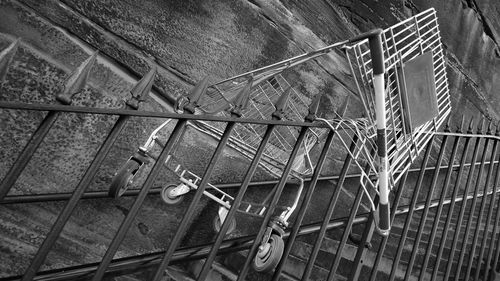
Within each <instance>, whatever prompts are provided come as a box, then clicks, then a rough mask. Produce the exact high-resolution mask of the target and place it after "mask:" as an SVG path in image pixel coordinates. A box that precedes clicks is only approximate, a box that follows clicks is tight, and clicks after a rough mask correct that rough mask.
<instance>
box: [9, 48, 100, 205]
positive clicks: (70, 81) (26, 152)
mask: <svg viewBox="0 0 500 281" xmlns="http://www.w3.org/2000/svg"><path fill="white" fill-rule="evenodd" d="M96 59H97V52H95V53H94V54H93V55H92V56H90V57H89V58H88V59H87V60H85V61H84V62H83V63H82V64H81V65H80V66H79V67H78V68H77V69H76V70H75V71H74V72H73V73H71V75H70V76H69V77H68V78H67V79H66V82H65V87H64V90H63V92H61V93H60V94H58V95H57V97H56V100H57V101H58V102H59V103H61V104H64V105H70V104H71V99H72V97H73V95H75V94H76V93H77V92H79V91H80V90H81V89H82V88H83V87H84V86H85V83H86V81H87V77H88V75H89V72H90V69H91V68H92V66H93V65H94V62H95V61H96ZM59 114H60V112H56V111H49V112H48V113H47V115H45V118H44V119H43V120H42V122H41V123H40V125H39V126H38V128H37V129H36V131H35V132H34V133H33V134H32V135H31V138H30V140H29V141H28V143H27V144H26V145H25V146H24V148H23V150H22V151H21V153H20V154H19V156H18V158H17V159H16V162H14V165H12V167H10V169H9V171H8V172H7V174H6V175H5V177H4V178H3V179H2V182H1V183H0V201H1V200H3V198H4V197H5V196H6V195H7V193H9V190H10V189H11V188H12V186H13V185H14V183H15V182H16V181H17V179H18V178H19V176H20V175H21V173H22V172H23V170H24V168H25V167H26V165H27V164H28V162H29V161H30V159H31V157H32V156H33V154H34V153H35V151H36V149H37V148H38V146H40V144H41V143H42V141H43V140H44V138H45V136H46V135H47V133H48V132H49V130H50V128H52V126H53V125H54V123H55V122H56V120H57V118H58V117H59Z"/></svg>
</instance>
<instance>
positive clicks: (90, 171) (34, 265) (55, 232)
mask: <svg viewBox="0 0 500 281" xmlns="http://www.w3.org/2000/svg"><path fill="white" fill-rule="evenodd" d="M155 73H156V69H152V70H151V71H150V72H149V73H148V74H147V75H146V76H145V77H144V78H145V79H142V80H141V81H140V82H139V83H138V84H137V85H136V87H135V88H134V89H137V86H140V85H141V84H146V87H144V88H141V89H140V93H139V94H140V95H142V96H145V95H146V94H148V93H149V91H150V90H151V85H152V81H153V78H154V75H155ZM131 92H134V91H133V90H132V91H131ZM137 105H138V104H137ZM126 107H127V108H129V109H131V108H132V107H131V106H126ZM135 109H137V107H135ZM128 118H129V116H123V115H122V116H120V117H118V120H117V121H116V123H115V124H114V126H113V128H112V129H111V131H110V132H109V134H108V136H107V137H106V139H105V140H104V142H103V144H102V145H101V147H100V148H99V151H98V152H97V153H96V155H95V157H94V159H93V160H92V163H91V164H90V166H89V167H88V168H87V170H86V171H85V174H84V175H83V177H82V179H81V180H80V182H79V183H78V185H77V187H76V188H75V190H74V191H73V194H72V195H71V198H70V199H69V201H68V202H67V203H66V206H64V209H63V210H62V212H61V213H60V214H59V216H58V217H57V219H56V222H55V223H54V224H53V225H52V228H51V230H50V231H49V233H48V234H47V236H46V237H45V240H44V241H43V243H42V245H41V246H40V248H38V251H37V253H36V254H35V257H34V258H33V260H32V262H31V264H30V265H29V267H28V268H27V269H26V272H25V274H24V276H23V279H22V280H23V281H27V280H32V279H33V277H35V275H36V273H37V271H38V270H39V268H40V266H41V265H42V264H43V262H44V261H45V258H46V257H47V254H48V253H49V251H50V249H51V248H52V246H53V245H54V243H55V242H56V240H57V238H58V237H59V234H60V233H61V231H62V229H63V228H64V226H65V225H66V222H67V221H68V219H69V218H70V217H71V214H72V213H73V210H74V209H75V207H76V205H77V203H78V201H79V200H80V198H81V197H82V195H83V192H84V191H85V189H86V188H87V187H88V185H89V184H90V182H91V181H92V179H93V178H94V176H95V174H96V173H97V171H98V169H99V167H100V166H101V164H102V161H103V160H104V159H105V158H106V156H107V154H108V152H109V150H110V149H111V147H112V146H113V144H114V143H115V140H116V139H117V138H118V136H119V135H120V132H121V131H122V129H123V128H124V127H125V125H126V124H127V120H128Z"/></svg>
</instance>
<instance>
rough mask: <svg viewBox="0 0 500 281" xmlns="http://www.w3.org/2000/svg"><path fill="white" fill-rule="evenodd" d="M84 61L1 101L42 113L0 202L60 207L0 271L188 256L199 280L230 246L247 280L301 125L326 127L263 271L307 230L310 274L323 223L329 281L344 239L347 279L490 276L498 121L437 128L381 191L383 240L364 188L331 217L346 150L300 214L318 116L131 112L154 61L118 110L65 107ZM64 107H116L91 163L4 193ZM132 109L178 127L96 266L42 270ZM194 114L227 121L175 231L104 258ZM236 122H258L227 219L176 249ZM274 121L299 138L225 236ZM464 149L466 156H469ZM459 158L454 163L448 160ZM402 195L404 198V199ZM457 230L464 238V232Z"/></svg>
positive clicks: (29, 273) (331, 137)
mask: <svg viewBox="0 0 500 281" xmlns="http://www.w3.org/2000/svg"><path fill="white" fill-rule="evenodd" d="M0 59H1V58H0ZM94 61H95V55H94V56H92V57H91V58H89V59H88V60H87V61H85V62H84V63H83V64H82V66H81V67H79V68H78V69H77V70H76V71H75V72H74V73H73V74H72V75H71V77H70V78H69V79H68V83H67V84H66V87H65V91H63V92H62V93H61V94H59V95H58V96H57V100H58V101H59V102H60V103H61V104H54V105H48V104H27V103H19V102H8V101H0V108H2V109H15V110H25V111H46V112H48V113H47V115H46V116H45V118H44V119H43V121H42V122H41V123H40V124H39V126H38V129H37V130H36V131H35V132H34V133H33V135H32V136H31V139H30V140H29V141H28V143H27V144H26V146H25V147H24V149H23V150H22V152H21V153H20V156H19V157H18V159H17V160H16V161H15V163H14V164H13V165H12V166H11V168H10V170H9V171H8V173H7V174H6V175H5V176H4V178H3V179H2V182H1V183H0V201H1V202H2V203H3V204H7V203H9V202H10V203H12V202H17V203H25V202H33V201H51V200H65V201H66V205H65V206H64V208H63V209H62V211H61V212H60V213H59V216H58V217H57V219H56V220H55V222H54V223H53V225H52V227H51V229H50V231H49V232H48V234H46V235H45V238H44V241H43V243H42V244H41V245H40V247H39V248H38V249H37V252H36V254H35V255H34V257H33V258H32V260H31V263H30V265H29V266H28V267H27V269H26V271H25V273H24V274H23V275H21V276H10V277H5V278H0V280H74V279H76V278H91V279H92V280H101V279H102V278H103V276H104V275H105V274H124V273H128V272H134V271H137V270H143V269H144V268H153V269H154V270H153V271H154V276H151V280H160V279H161V278H162V276H163V274H164V272H165V270H166V268H167V267H168V266H169V265H170V264H173V263H176V262H182V261H187V260H193V259H203V260H204V265H203V267H202V269H201V271H200V273H199V274H198V275H197V276H195V278H196V279H197V280H205V279H206V278H207V276H208V273H209V271H210V270H211V267H212V264H213V263H214V260H215V257H216V256H217V255H223V254H226V253H230V252H240V253H241V254H242V255H245V256H246V257H245V262H244V265H243V266H242V268H241V269H240V270H239V271H238V272H237V273H236V275H235V276H237V278H236V279H237V280H246V278H247V276H248V273H249V271H250V270H252V269H251V263H252V260H253V258H254V256H255V254H256V253H257V250H258V247H259V245H260V241H261V239H262V238H263V236H264V235H265V234H266V233H265V230H266V227H267V226H268V224H269V222H270V221H271V219H272V216H273V213H274V209H275V207H276V204H277V202H278V200H279V199H280V197H281V195H282V193H283V192H286V189H285V185H286V181H287V177H288V174H289V173H290V171H291V165H292V163H293V160H294V158H295V156H296V155H297V152H298V149H299V147H300V145H301V143H302V141H303V139H304V137H305V134H306V132H307V131H308V130H310V129H312V128H324V129H325V130H327V131H328V134H327V137H326V139H325V140H324V141H323V142H322V143H321V146H320V147H321V151H320V154H319V156H318V158H317V160H316V163H315V164H316V166H315V167H316V168H315V169H314V173H313V174H312V176H311V178H309V179H308V181H309V186H308V187H307V190H306V193H305V194H304V196H303V197H302V198H301V200H300V201H299V204H298V211H297V213H296V216H295V219H294V220H293V221H292V224H291V227H290V229H288V230H287V231H285V233H284V234H283V238H284V239H285V245H284V250H283V255H282V258H281V260H280V261H279V263H278V264H277V266H276V268H275V269H274V271H273V272H272V273H271V274H269V275H268V277H269V279H270V280H279V279H280V277H281V276H283V274H285V275H286V267H287V260H288V258H289V256H290V254H291V251H292V248H293V246H294V243H295V242H296V241H297V237H299V236H303V235H309V234H314V235H315V242H314V243H313V244H312V245H311V252H310V254H309V256H308V259H307V261H306V264H305V265H304V271H303V273H302V274H301V276H300V277H297V279H299V280H309V279H310V278H311V274H312V273H313V270H314V268H315V263H316V260H317V259H318V254H319V252H320V251H321V244H322V242H323V240H324V238H325V236H327V231H328V230H332V229H338V230H341V232H342V234H341V235H340V237H339V238H338V240H339V244H338V247H337V249H336V252H335V257H334V258H333V261H332V262H331V266H330V268H329V269H328V272H329V273H328V277H327V279H328V280H334V279H335V278H337V277H338V276H339V275H340V274H341V272H340V268H339V267H340V265H341V261H342V260H344V261H345V260H346V258H345V257H344V255H343V252H344V251H345V249H346V247H348V246H353V245H354V246H355V247H357V251H356V255H355V257H354V259H353V260H348V261H347V262H348V263H349V264H350V265H351V266H350V273H349V274H348V276H346V277H347V278H349V280H357V279H358V278H359V276H360V274H361V271H362V270H364V269H367V268H368V269H369V270H370V272H371V273H370V279H371V280H377V278H381V279H384V280H385V279H389V280H395V279H402V278H404V279H405V280H409V279H413V278H418V279H419V280H422V279H432V280H434V279H445V280H448V279H449V278H450V277H453V278H454V279H455V280H458V279H463V278H468V277H469V276H470V277H473V278H474V279H479V278H482V279H483V280H487V279H488V278H490V277H491V276H493V275H496V272H497V267H498V264H499V254H500V253H499V249H500V239H499V238H500V237H498V232H500V230H499V226H498V224H499V223H498V221H499V219H500V208H499V207H498V201H499V198H500V197H499V196H497V193H498V191H499V189H498V186H499V183H500V176H499V175H500V165H499V164H498V161H499V160H498V156H497V154H498V153H497V152H498V141H499V140H500V137H499V136H498V135H499V132H500V129H497V131H496V135H495V134H494V132H493V125H492V124H491V123H490V124H489V125H488V126H487V129H486V128H485V125H484V121H482V122H480V125H479V126H478V127H477V128H476V127H474V125H473V122H472V121H471V122H470V124H469V128H468V130H467V132H465V133H463V131H464V128H463V126H464V125H463V123H462V125H461V127H460V128H459V129H458V130H457V131H456V132H450V128H449V126H447V129H446V132H443V133H436V134H434V135H433V137H432V138H433V139H432V141H431V142H430V143H429V145H428V146H427V148H426V149H425V152H424V153H423V157H422V159H420V160H419V161H417V162H415V163H416V164H415V165H420V168H418V169H411V170H410V171H408V172H406V173H404V174H403V175H402V176H401V181H400V182H399V187H398V188H397V189H396V190H393V192H392V193H393V195H394V196H392V198H391V206H392V210H391V214H392V215H391V216H392V217H391V219H392V221H393V222H394V225H393V231H392V232H391V234H390V235H389V236H388V237H380V236H373V233H374V216H373V213H371V212H370V213H361V214H358V213H360V212H361V210H360V208H361V205H362V204H363V196H366V195H365V194H364V192H363V191H362V189H361V188H358V189H357V190H356V193H355V195H354V198H353V201H352V202H351V209H350V210H349V215H348V216H347V217H342V218H334V211H335V208H336V207H337V206H338V201H339V198H340V195H341V192H342V190H343V189H344V188H345V187H346V186H347V183H346V180H347V179H348V178H352V177H359V175H353V174H349V173H348V172H349V168H350V167H352V159H351V157H350V155H351V154H350V153H345V157H344V160H343V162H342V168H341V170H340V174H339V175H335V176H332V177H328V178H327V179H332V178H333V179H335V181H334V187H333V188H332V189H331V193H330V198H329V204H328V206H327V208H326V209H325V210H324V215H323V220H322V221H321V222H318V223H313V224H308V223H306V211H307V210H308V209H310V208H311V202H312V201H311V200H312V198H313V196H314V194H315V192H316V186H317V183H318V181H319V180H321V179H325V178H324V177H323V178H322V177H321V176H320V174H321V172H322V169H323V167H324V166H325V163H326V161H325V160H326V158H327V155H328V154H329V153H331V151H332V149H333V146H332V144H333V143H334V141H335V138H336V137H337V136H336V132H335V131H334V130H331V129H330V128H328V127H326V125H323V124H322V123H314V122H299V121H280V120H253V119H245V118H235V117H220V116H209V115H194V114H177V113H162V112H144V111H138V110H136V109H137V108H138V104H139V102H140V101H142V100H143V99H144V95H146V94H148V93H149V90H150V88H151V85H152V81H153V78H154V75H155V70H152V71H151V72H150V73H148V74H147V75H146V76H145V77H144V78H143V79H142V80H141V81H140V82H139V83H138V84H137V85H136V86H135V87H134V89H133V90H132V91H131V93H132V98H131V99H130V100H128V101H127V102H126V105H125V107H124V108H123V109H107V108H90V107H77V106H71V105H70V104H71V99H72V96H73V95H74V94H76V93H77V92H78V91H80V90H81V89H82V87H83V86H84V85H85V80H86V76H87V75H88V72H89V71H90V68H91V66H92V63H93V62H94ZM0 65H2V64H0ZM0 73H2V71H0ZM0 78H1V77H0ZM67 113H75V114H95V115H114V116H118V119H117V120H116V122H115V124H114V126H113V127H112V128H111V130H110V131H109V132H108V135H107V137H106V139H105V140H104V141H103V143H102V144H101V146H100V148H99V151H98V152H97V154H96V155H95V157H94V159H93V161H92V162H91V164H90V165H89V167H87V169H86V172H85V173H84V175H83V176H82V177H81V179H80V181H79V183H78V184H77V186H76V187H75V189H74V191H73V193H71V194H59V195H43V194H40V195H38V196H40V197H39V198H37V197H36V196H37V195H26V196H27V197H26V198H24V199H23V198H22V197H23V195H17V196H6V195H7V194H8V192H9V190H10V189H11V188H12V186H13V185H14V183H15V182H16V181H17V180H18V178H19V176H20V175H21V173H22V171H23V170H24V168H25V167H26V166H27V164H28V163H29V161H30V159H31V157H32V156H33V154H34V153H35V151H36V150H37V148H38V147H39V145H40V144H41V143H42V141H43V140H44V139H45V137H46V136H47V134H48V132H49V131H50V130H51V127H52V125H53V124H54V123H55V121H56V120H57V118H58V116H60V115H63V114H67ZM313 114H314V113H313ZM132 116H135V117H139V118H146V117H157V118H165V119H174V120H176V124H175V127H174V128H173V130H172V131H171V133H170V136H169V138H168V140H167V142H166V143H165V145H164V147H163V149H162V151H161V153H160V155H159V156H158V159H157V161H156V163H155V164H154V166H153V168H152V169H151V171H150V172H149V174H148V176H147V179H146V181H145V182H144V184H143V185H142V187H141V188H140V189H139V190H135V191H129V192H128V194H129V195H131V196H134V197H135V199H134V202H133V204H132V206H131V207H130V208H129V210H128V212H127V214H126V216H125V218H124V219H123V221H122V222H121V225H120V227H119V229H118V230H117V232H116V233H115V235H114V237H113V239H112V241H111V242H110V244H109V246H108V248H107V251H106V253H105V255H104V256H103V257H102V259H101V261H100V262H99V263H92V264H81V265H79V266H76V267H69V268H59V269H52V270H49V271H40V267H41V266H42V264H43V263H44V261H45V260H46V258H47V255H48V253H49V251H50V250H51V249H53V247H54V246H55V243H56V240H57V239H58V237H59V236H60V234H61V231H62V229H63V228H64V226H65V225H66V224H67V223H68V221H69V219H70V216H71V214H72V213H73V211H74V210H75V208H76V205H77V203H78V202H79V201H80V200H81V199H82V198H98V197H102V194H93V193H85V190H86V189H87V188H88V186H89V184H90V183H91V181H92V180H93V178H94V177H95V175H96V173H97V171H98V169H99V167H100V165H101V164H102V163H103V161H104V159H105V158H106V156H107V154H108V152H109V151H110V149H111V148H112V146H113V144H114V142H115V141H116V139H117V138H118V137H119V135H120V133H121V131H122V129H123V128H124V126H125V125H126V124H127V121H128V120H129V118H130V117H132ZM196 120H201V121H214V122H221V123H225V124H226V126H225V127H224V130H223V133H222V136H221V138H220V140H219V141H218V144H217V148H216V149H215V152H214V153H213V155H212V156H211V159H210V161H209V164H208V167H207V168H206V170H205V171H204V173H203V176H202V177H201V178H202V180H201V182H200V183H199V186H198V188H197V190H196V192H195V194H194V196H193V197H192V199H191V202H190V204H189V207H188V209H187V210H186V212H185V213H184V216H183V218H182V220H181V222H180V224H179V225H178V226H177V228H176V231H175V234H174V236H173V238H172V239H171V240H170V243H169V244H168V245H167V247H166V249H165V250H164V251H160V252H155V253H150V254H144V255H137V256H133V257H127V258H119V259H113V257H114V256H115V253H116V252H117V250H118V248H119V247H120V245H121V244H122V242H123V239H124V238H125V235H126V233H127V231H128V230H129V228H130V227H131V225H132V222H133V220H134V218H135V216H136V215H137V214H138V211H139V209H140V208H141V206H142V205H143V203H144V200H145V198H146V196H147V195H148V194H151V193H155V192H158V191H157V190H154V189H153V183H154V180H155V178H156V177H157V175H158V173H159V172H160V168H161V166H162V164H163V163H164V162H165V159H166V157H167V156H168V155H169V154H170V153H171V152H172V151H173V150H174V149H175V147H176V146H177V145H179V143H181V142H182V141H183V134H184V131H185V127H186V124H187V122H188V121H196ZM240 123H248V124H255V125H259V126H263V127H265V128H266V130H265V133H264V136H263V137H262V140H261V142H260V144H259V146H258V148H257V150H256V154H255V157H254V159H253V160H252V162H251V164H250V166H249V168H248V170H247V172H246V174H245V177H244V179H243V181H242V183H239V184H238V186H239V189H238V192H237V195H236V196H235V200H234V202H233V205H232V207H231V209H230V210H229V212H228V214H227V217H226V221H225V222H224V223H223V224H222V226H221V229H220V232H219V233H218V235H217V237H216V239H215V241H214V242H213V243H210V244H205V245H201V246H191V247H189V246H188V247H179V244H180V242H181V239H182V238H183V236H184V235H185V233H186V231H187V229H188V226H189V224H190V223H191V221H192V220H193V219H194V216H195V213H194V210H195V208H196V207H197V206H198V205H199V203H200V199H201V197H202V194H203V191H204V190H205V188H206V187H207V183H208V180H209V179H210V176H211V174H212V172H213V169H214V167H215V165H216V164H217V163H218V162H219V161H220V157H221V154H222V152H223V151H224V149H225V148H226V144H227V142H228V140H229V138H230V136H231V134H232V131H233V128H234V126H235V125H236V124H240ZM276 126H291V127H295V128H298V131H299V135H298V137H297V139H296V141H295V144H294V145H293V148H292V150H291V153H290V157H289V159H288V161H287V163H286V165H285V168H284V170H283V173H282V176H281V178H280V179H278V180H277V181H274V182H272V183H274V184H276V189H275V191H274V194H273V195H272V197H271V200H270V202H269V205H268V208H267V209H266V212H265V215H264V217H263V220H262V221H261V224H260V227H259V231H258V233H253V234H248V235H245V236H242V237H238V238H233V239H226V238H225V234H226V231H227V230H228V228H229V222H230V221H231V218H233V217H234V216H235V214H236V210H237V207H238V204H240V203H241V200H242V198H243V196H244V195H245V193H246V191H247V188H248V187H249V186H250V185H251V184H252V183H251V179H252V177H253V175H254V173H255V171H256V167H257V165H258V163H259V160H260V157H261V156H262V153H263V151H264V148H265V146H266V144H267V143H268V141H269V137H270V135H271V133H272V132H273V130H274V128H275V127H276ZM356 141H357V140H356V139H354V140H353V143H352V144H351V149H354V147H355V146H356V144H355V142H356ZM450 147H451V148H450ZM435 150H437V158H436V159H431V155H434V154H435V153H433V152H435ZM471 150H472V153H470V152H471ZM479 156H480V158H479ZM457 162H458V164H456V163H457ZM429 163H432V164H429ZM471 163H472V164H471ZM410 175H411V176H410ZM429 177H430V179H431V181H430V185H429V186H426V180H427V179H428V178H429ZM409 178H413V179H415V178H416V180H415V181H411V180H409ZM44 196H45V197H44ZM50 196H52V197H50ZM408 196H409V198H406V197H408ZM12 198H14V199H12ZM405 198H406V199H407V201H409V202H408V203H407V205H405V206H400V205H403V204H401V203H402V202H403V201H405ZM16 200H17V201H16ZM23 200H24V201H23ZM375 201H376V200H375ZM476 209H477V210H476ZM476 211H477V212H476ZM395 222H398V223H399V224H400V225H402V226H401V227H395ZM415 223H418V226H417V227H414V225H415ZM359 225H362V226H364V228H363V231H362V233H361V238H360V239H355V238H353V228H354V227H355V226H359ZM429 228H430V230H429ZM462 230H463V233H464V235H462ZM396 241H397V245H393V246H395V247H396V250H395V251H392V252H391V251H386V250H387V248H388V247H389V246H391V243H396ZM450 243H451V247H448V246H447V245H448V244H450ZM408 248H410V249H411V250H410V252H408ZM405 251H406V252H405ZM422 252H423V254H422ZM369 253H375V258H374V259H373V260H371V261H370V262H368V259H369V257H370V256H372V255H370V254H369ZM405 253H406V254H408V255H409V259H408V260H406V256H405ZM465 253H468V254H467V255H465ZM455 257H456V261H455ZM387 262H391V266H390V268H391V270H390V271H389V272H384V271H383V270H381V265H382V264H383V263H387ZM384 274H385V275H384Z"/></svg>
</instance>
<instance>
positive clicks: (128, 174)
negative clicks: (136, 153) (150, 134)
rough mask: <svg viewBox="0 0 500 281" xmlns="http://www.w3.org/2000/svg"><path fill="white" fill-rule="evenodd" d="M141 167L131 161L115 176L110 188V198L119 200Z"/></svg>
mask: <svg viewBox="0 0 500 281" xmlns="http://www.w3.org/2000/svg"><path fill="white" fill-rule="evenodd" d="M140 166H141V165H140V164H139V163H137V162H136V161H134V160H129V161H127V162H126V163H125V165H123V166H122V167H121V168H120V170H118V172H117V173H116V174H115V176H114V177H113V180H112V181H111V185H110V187H109V191H108V196H109V197H113V198H118V197H120V196H122V195H123V193H125V191H127V188H128V185H129V184H130V182H131V181H132V179H133V178H134V176H135V174H136V173H137V171H138V170H139V167H140Z"/></svg>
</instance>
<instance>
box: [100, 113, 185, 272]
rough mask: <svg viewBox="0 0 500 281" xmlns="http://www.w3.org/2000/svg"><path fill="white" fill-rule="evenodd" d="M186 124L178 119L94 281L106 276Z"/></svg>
mask: <svg viewBox="0 0 500 281" xmlns="http://www.w3.org/2000/svg"><path fill="white" fill-rule="evenodd" d="M186 124H187V120H186V119H179V120H178V121H177V124H176V125H175V127H174V129H173V131H172V134H171V135H170V138H169V139H168V141H167V143H166V144H165V147H164V148H163V150H162V152H161V153H160V155H159V156H158V159H157V160H156V163H155V164H154V166H153V168H152V169H151V171H150V173H149V175H148V177H147V179H146V181H145V182H144V184H143V185H142V188H141V191H140V192H139V194H138V195H137V198H136V199H135V201H134V203H133V204H132V207H131V208H130V210H129V211H128V213H127V216H126V217H125V219H124V220H123V221H122V223H121V225H120V227H119V228H118V231H117V233H116V234H115V237H114V238H113V241H111V244H110V245H109V247H108V250H107V251H106V254H104V257H103V258H102V260H101V263H100V264H99V267H98V268H97V271H96V273H95V275H94V277H93V278H92V280H93V281H99V280H101V279H102V277H103V276H104V273H105V271H106V269H107V268H108V266H109V263H110V262H111V260H113V257H114V255H115V253H116V251H117V250H118V248H119V247H120V244H121V242H122V240H123V238H125V235H126V234H127V231H128V230H129V228H130V225H131V224H132V222H133V221H134V218H135V216H136V215H137V213H138V212H139V209H140V207H141V205H142V203H143V202H144V199H145V198H146V195H147V194H148V192H149V189H151V186H152V185H153V182H154V180H155V178H156V176H157V175H158V173H159V172H160V169H161V168H162V167H163V164H164V162H165V160H166V159H167V156H168V155H169V154H170V153H171V152H172V150H173V148H174V146H175V145H176V144H177V142H178V140H179V139H180V138H181V137H182V135H183V133H184V129H185V128H186Z"/></svg>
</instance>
